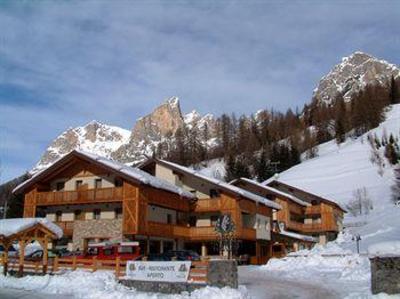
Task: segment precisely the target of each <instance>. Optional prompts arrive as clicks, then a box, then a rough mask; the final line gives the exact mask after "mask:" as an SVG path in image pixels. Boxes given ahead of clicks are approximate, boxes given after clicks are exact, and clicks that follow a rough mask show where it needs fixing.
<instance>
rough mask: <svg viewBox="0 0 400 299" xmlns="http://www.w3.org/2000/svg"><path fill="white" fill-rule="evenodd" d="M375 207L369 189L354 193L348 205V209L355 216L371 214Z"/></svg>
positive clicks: (358, 190) (360, 189)
mask: <svg viewBox="0 0 400 299" xmlns="http://www.w3.org/2000/svg"><path fill="white" fill-rule="evenodd" d="M373 208H374V205H373V202H372V200H371V198H370V196H369V194H368V191H367V188H365V187H363V188H359V189H357V190H355V191H354V192H353V199H352V200H350V202H349V203H348V204H347V209H348V210H349V212H350V213H351V214H352V215H353V216H360V215H366V214H369V212H370V211H371V210H373Z"/></svg>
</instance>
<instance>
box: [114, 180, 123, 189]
mask: <svg viewBox="0 0 400 299" xmlns="http://www.w3.org/2000/svg"><path fill="white" fill-rule="evenodd" d="M114 185H115V187H122V185H123V181H122V180H121V179H120V178H116V179H115V181H114Z"/></svg>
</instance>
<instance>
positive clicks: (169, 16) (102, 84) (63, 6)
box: [0, 0, 400, 181]
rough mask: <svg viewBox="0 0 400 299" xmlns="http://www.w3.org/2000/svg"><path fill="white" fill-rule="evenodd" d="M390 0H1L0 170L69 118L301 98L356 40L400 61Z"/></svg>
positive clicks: (246, 109)
mask: <svg viewBox="0 0 400 299" xmlns="http://www.w3.org/2000/svg"><path fill="white" fill-rule="evenodd" d="M399 20H400V3H399V2H395V1H376V2H369V1H326V2H323V1H301V2H300V1H274V2H268V1H196V2H195V1H192V2H189V1H180V0H175V1H162V2H158V1H100V0H99V1H94V2H90V1H81V2H78V1H32V2H28V1H1V0H0V28H1V29H0V160H1V166H0V168H1V174H0V181H5V180H8V179H10V178H12V177H15V176H17V175H20V174H22V173H23V172H24V171H26V170H29V169H30V168H31V167H32V166H33V165H34V164H35V163H36V162H37V161H38V159H39V158H40V155H41V154H42V153H43V152H44V150H45V149H46V147H47V146H48V145H49V143H50V142H51V141H52V139H54V138H55V137H56V136H57V135H58V134H60V133H61V132H63V131H64V130H66V129H67V128H68V127H75V126H78V125H83V124H85V123H87V122H89V121H90V120H92V119H96V120H99V121H102V122H105V123H108V124H112V125H118V126H121V127H124V128H127V129H131V128H132V127H133V125H134V123H135V120H136V119H137V118H138V117H140V116H142V115H144V114H146V113H148V112H150V111H151V110H152V108H154V107H155V106H157V105H158V104H159V103H160V102H162V101H163V99H165V98H166V97H170V96H175V95H176V96H179V97H180V99H181V107H182V109H183V111H184V112H188V111H191V110H192V109H196V110H198V111H199V112H200V113H208V112H211V113H215V114H217V115H218V114H221V113H222V112H228V113H230V112H235V113H236V114H241V113H247V114H248V113H251V112H255V111H256V110H258V109H261V108H266V107H268V108H271V107H273V108H275V109H279V110H284V109H287V108H288V107H291V108H295V107H296V106H299V107H302V106H303V104H304V103H305V102H308V101H309V100H310V98H311V95H312V90H313V89H314V88H315V87H316V85H317V84H318V81H319V79H320V78H321V76H323V75H324V74H326V73H327V72H328V71H329V70H330V69H331V68H332V66H333V65H334V64H336V63H338V62H340V59H341V57H343V56H347V55H349V54H351V53H352V52H354V51H356V50H361V51H364V52H367V53H370V54H372V55H375V56H377V57H379V58H382V59H385V60H388V61H390V62H392V63H395V64H399V63H400V56H399V53H400V51H399V50H400V36H399V34H398V28H399V25H400V24H399Z"/></svg>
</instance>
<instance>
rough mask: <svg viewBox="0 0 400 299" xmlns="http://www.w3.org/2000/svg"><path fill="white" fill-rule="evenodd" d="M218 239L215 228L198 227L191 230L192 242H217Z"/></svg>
mask: <svg viewBox="0 0 400 299" xmlns="http://www.w3.org/2000/svg"><path fill="white" fill-rule="evenodd" d="M217 237H218V235H217V233H216V232H215V230H214V226H196V227H191V228H190V240H193V241H196V240H198V241H200V240H216V239H217Z"/></svg>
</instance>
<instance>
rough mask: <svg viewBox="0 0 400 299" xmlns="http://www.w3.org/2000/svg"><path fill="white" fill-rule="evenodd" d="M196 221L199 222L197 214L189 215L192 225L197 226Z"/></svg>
mask: <svg viewBox="0 0 400 299" xmlns="http://www.w3.org/2000/svg"><path fill="white" fill-rule="evenodd" d="M196 222H197V217H196V216H190V217H189V225H190V226H196Z"/></svg>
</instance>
